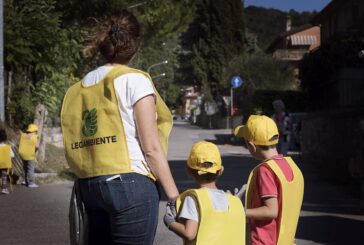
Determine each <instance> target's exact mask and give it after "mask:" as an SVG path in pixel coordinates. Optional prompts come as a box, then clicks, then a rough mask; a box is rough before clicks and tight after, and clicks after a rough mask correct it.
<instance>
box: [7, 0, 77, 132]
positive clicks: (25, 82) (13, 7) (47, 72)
mask: <svg viewBox="0 0 364 245" xmlns="http://www.w3.org/2000/svg"><path fill="white" fill-rule="evenodd" d="M4 9H5V11H4V21H5V25H4V36H5V72H6V80H7V98H8V99H7V108H8V109H9V110H8V112H9V114H8V115H7V116H8V118H9V119H14V120H10V121H11V123H14V125H16V126H20V127H22V126H24V125H26V124H27V123H29V121H32V118H31V117H29V118H28V117H26V118H21V117H20V116H19V115H16V114H17V113H18V112H19V111H27V112H29V111H31V110H33V109H34V107H35V105H37V104H39V103H43V104H45V105H46V106H47V108H48V110H49V111H50V112H51V113H53V114H54V113H55V112H56V111H57V110H58V108H59V105H60V101H61V99H62V97H63V93H64V90H65V88H64V87H65V81H70V80H72V78H73V77H72V72H73V71H74V70H75V68H76V67H77V64H76V61H77V59H78V58H79V57H80V51H81V45H80V44H79V43H80V33H79V32H78V31H77V30H73V29H69V28H62V27H61V22H60V18H61V13H60V12H57V11H56V10H55V1H51V0H28V1H11V0H6V1H5V4H4ZM20 90H21V91H23V93H18V92H17V91H20ZM25 100H26V101H27V103H25V102H24V101H25ZM24 107H27V109H25V108H24ZM27 114H28V113H25V115H27Z"/></svg>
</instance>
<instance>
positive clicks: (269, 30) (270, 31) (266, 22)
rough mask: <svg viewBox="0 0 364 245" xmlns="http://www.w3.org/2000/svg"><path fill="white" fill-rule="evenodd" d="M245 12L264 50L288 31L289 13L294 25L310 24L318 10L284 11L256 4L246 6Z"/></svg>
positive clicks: (252, 30) (247, 20)
mask: <svg viewBox="0 0 364 245" xmlns="http://www.w3.org/2000/svg"><path fill="white" fill-rule="evenodd" d="M244 13H245V21H246V26H247V29H248V30H249V31H250V32H251V33H254V34H255V35H257V37H258V46H259V47H260V48H262V49H263V50H265V49H266V48H268V46H269V45H270V44H271V42H273V40H274V39H275V38H276V37H277V36H278V35H279V34H280V33H282V32H285V31H286V22H287V15H290V17H291V19H292V26H293V27H299V26H302V25H304V24H308V23H309V21H310V20H311V19H312V18H313V17H314V16H315V15H316V12H302V13H299V12H297V11H294V10H290V11H289V12H283V11H280V10H277V9H266V8H263V7H255V6H249V7H247V8H245V9H244Z"/></svg>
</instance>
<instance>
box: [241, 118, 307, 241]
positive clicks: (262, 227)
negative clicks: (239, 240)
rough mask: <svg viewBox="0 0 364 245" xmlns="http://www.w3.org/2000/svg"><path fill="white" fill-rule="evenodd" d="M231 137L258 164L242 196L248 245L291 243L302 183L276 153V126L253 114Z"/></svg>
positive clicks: (294, 167) (286, 159) (293, 167)
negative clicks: (237, 139) (239, 140)
mask: <svg viewBox="0 0 364 245" xmlns="http://www.w3.org/2000/svg"><path fill="white" fill-rule="evenodd" d="M234 134H235V135H236V136H238V137H241V138H244V139H245V142H246V144H247V147H248V149H249V151H250V153H251V155H252V156H253V157H254V158H256V159H258V160H260V161H261V163H260V164H259V165H258V166H257V167H255V168H254V170H253V171H252V172H251V173H250V176H249V180H248V184H247V191H246V196H245V201H246V204H245V207H246V210H245V212H246V217H247V218H248V220H249V225H250V240H251V244H253V245H258V244H265V245H276V244H278V245H292V244H294V237H295V233H296V229H297V223H298V219H299V214H300V209H301V205H302V199H303V186H304V182H303V176H302V173H301V171H300V170H299V169H298V167H297V165H296V164H295V163H294V162H293V161H292V159H291V158H289V157H284V156H283V155H280V154H278V152H277V149H276V145H277V143H278V139H279V133H278V129H277V126H276V124H275V123H274V121H273V120H272V119H271V118H269V117H266V116H258V115H252V116H250V117H249V119H248V121H247V123H246V125H245V126H239V127H237V128H236V129H235V131H234Z"/></svg>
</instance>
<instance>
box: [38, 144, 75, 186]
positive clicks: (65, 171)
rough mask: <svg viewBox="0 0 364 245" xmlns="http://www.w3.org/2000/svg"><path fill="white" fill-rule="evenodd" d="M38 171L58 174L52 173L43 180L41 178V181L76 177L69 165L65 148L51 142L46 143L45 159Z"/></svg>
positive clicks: (49, 181) (48, 181)
mask: <svg viewBox="0 0 364 245" xmlns="http://www.w3.org/2000/svg"><path fill="white" fill-rule="evenodd" d="M37 172H40V173H56V174H57V175H56V176H54V175H50V176H47V177H46V178H44V179H43V180H40V182H43V183H51V182H59V181H63V180H74V179H75V175H74V174H73V173H72V171H71V170H70V168H69V167H68V164H67V160H66V158H65V155H64V149H63V148H60V147H57V146H54V145H51V144H47V145H46V154H45V160H44V161H43V162H42V163H39V164H38V166H37Z"/></svg>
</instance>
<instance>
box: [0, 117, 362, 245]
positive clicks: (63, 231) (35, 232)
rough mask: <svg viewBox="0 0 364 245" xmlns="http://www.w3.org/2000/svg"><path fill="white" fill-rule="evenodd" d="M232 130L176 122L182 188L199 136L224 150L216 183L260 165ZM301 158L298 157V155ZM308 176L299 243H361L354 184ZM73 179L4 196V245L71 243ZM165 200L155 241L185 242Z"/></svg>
mask: <svg viewBox="0 0 364 245" xmlns="http://www.w3.org/2000/svg"><path fill="white" fill-rule="evenodd" d="M228 134H229V130H208V129H199V128H197V127H194V126H191V125H188V124H186V123H183V122H177V123H175V126H174V130H173V132H172V136H171V139H170V149H169V162H170V165H171V169H172V172H173V175H174V178H175V180H176V183H177V185H178V187H179V189H180V191H184V190H186V189H188V188H192V187H193V182H192V181H191V180H189V179H188V178H187V176H186V174H185V166H186V165H185V164H186V159H187V156H188V153H189V151H190V148H191V145H192V144H193V143H194V142H197V141H199V140H208V141H211V142H214V143H216V144H217V145H218V146H219V149H220V151H221V154H222V158H223V164H224V167H225V172H224V174H223V176H222V177H221V178H220V179H219V182H218V186H219V187H220V188H222V189H232V188H233V187H236V186H240V185H241V184H243V183H244V182H246V180H247V177H248V174H249V172H250V170H251V169H252V168H253V167H254V165H255V164H256V161H254V160H253V159H252V158H251V157H250V156H249V155H248V152H247V150H246V149H244V148H243V147H242V146H239V145H236V146H234V145H230V144H228ZM297 160H298V162H299V158H297ZM300 167H301V168H302V170H303V174H304V177H305V196H304V203H303V208H302V212H301V218H300V221H299V226H298V230H297V234H296V238H297V240H296V243H297V244H298V245H300V244H302V245H306V244H333V245H335V244H362V241H364V232H363V231H364V216H363V215H360V210H359V208H358V204H359V200H358V198H357V197H356V196H355V195H353V191H352V188H351V187H350V186H343V185H334V184H332V183H326V182H323V181H321V180H320V179H319V178H318V176H317V174H316V172H315V169H314V168H312V166H300ZM71 187H72V183H71V182H64V183H58V184H49V185H42V186H40V187H39V188H37V189H30V188H25V187H23V186H16V187H15V188H14V191H13V192H12V193H11V195H1V196H0V244H1V245H12V244H22V245H43V244H44V245H53V244H55V245H56V244H57V245H58V244H60V245H66V244H69V238H68V234H69V233H68V204H69V198H70V193H71ZM165 203H166V202H165V198H164V197H163V200H162V202H161V204H160V207H161V208H160V220H159V225H158V229H157V234H156V239H155V243H154V244H155V245H175V244H182V240H181V239H179V238H178V237H177V236H175V235H174V234H173V233H172V232H170V231H168V230H167V229H166V228H165V227H164V225H163V222H162V216H163V213H164V206H165Z"/></svg>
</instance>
